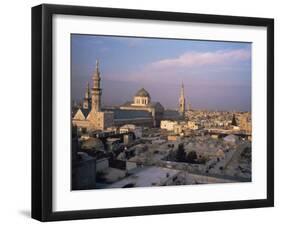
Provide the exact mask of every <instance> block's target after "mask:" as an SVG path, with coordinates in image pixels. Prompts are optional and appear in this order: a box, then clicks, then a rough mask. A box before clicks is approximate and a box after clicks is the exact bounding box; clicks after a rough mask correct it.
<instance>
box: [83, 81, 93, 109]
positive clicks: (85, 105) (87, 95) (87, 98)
mask: <svg viewBox="0 0 281 226" xmlns="http://www.w3.org/2000/svg"><path fill="white" fill-rule="evenodd" d="M90 107H91V90H90V84H89V82H88V83H87V86H86V91H85V97H84V101H83V108H84V109H89V108H90Z"/></svg>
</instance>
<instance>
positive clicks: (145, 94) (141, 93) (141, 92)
mask: <svg viewBox="0 0 281 226" xmlns="http://www.w3.org/2000/svg"><path fill="white" fill-rule="evenodd" d="M135 96H136V97H149V98H150V95H149V93H148V92H147V91H146V90H145V89H144V88H141V89H140V90H139V91H138V92H137V93H136V95H135Z"/></svg>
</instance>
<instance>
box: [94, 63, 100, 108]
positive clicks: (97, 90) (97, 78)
mask: <svg viewBox="0 0 281 226" xmlns="http://www.w3.org/2000/svg"><path fill="white" fill-rule="evenodd" d="M100 80H101V78H100V71H99V61H98V60H97V61H96V70H95V73H94V75H93V82H94V85H93V88H92V111H95V112H100V111H101V88H100Z"/></svg>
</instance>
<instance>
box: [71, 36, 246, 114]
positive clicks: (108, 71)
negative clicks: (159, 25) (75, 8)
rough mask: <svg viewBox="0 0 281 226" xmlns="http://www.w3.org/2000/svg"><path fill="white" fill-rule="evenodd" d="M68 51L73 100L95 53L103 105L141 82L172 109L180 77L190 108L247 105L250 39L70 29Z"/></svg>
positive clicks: (128, 95) (125, 97)
mask: <svg viewBox="0 0 281 226" xmlns="http://www.w3.org/2000/svg"><path fill="white" fill-rule="evenodd" d="M71 53H72V55H71V74H72V100H81V99H82V98H83V97H84V93H85V88H86V85H87V82H90V86H92V75H93V72H94V70H95V62H96V59H99V62H100V71H101V86H102V105H103V106H111V105H120V104H123V103H124V102H126V101H132V99H133V96H134V94H135V93H136V92H137V91H138V90H139V89H140V88H142V87H143V88H145V89H146V90H147V91H148V92H149V93H150V95H151V99H152V101H153V102H155V101H159V102H160V103H161V104H162V105H163V106H164V107H165V108H169V109H175V108H177V106H178V99H179V94H180V86H181V83H182V82H183V83H184V85H185V97H186V102H187V104H188V103H191V107H192V108H196V109H210V110H215V109H217V110H228V111H232V110H237V111H251V43H240V42H221V41H219V42H218V41H196V40H178V39H157V38H135V37H132V38H129V37H114V36H95V35H78V34H77V35H76V34H72V35H71Z"/></svg>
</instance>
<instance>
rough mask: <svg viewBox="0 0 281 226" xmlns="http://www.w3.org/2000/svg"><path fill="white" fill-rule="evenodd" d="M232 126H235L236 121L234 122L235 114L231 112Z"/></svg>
mask: <svg viewBox="0 0 281 226" xmlns="http://www.w3.org/2000/svg"><path fill="white" fill-rule="evenodd" d="M231 125H232V126H237V122H236V118H235V114H233V116H232V122H231Z"/></svg>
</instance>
